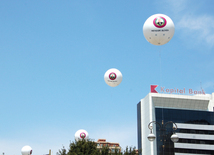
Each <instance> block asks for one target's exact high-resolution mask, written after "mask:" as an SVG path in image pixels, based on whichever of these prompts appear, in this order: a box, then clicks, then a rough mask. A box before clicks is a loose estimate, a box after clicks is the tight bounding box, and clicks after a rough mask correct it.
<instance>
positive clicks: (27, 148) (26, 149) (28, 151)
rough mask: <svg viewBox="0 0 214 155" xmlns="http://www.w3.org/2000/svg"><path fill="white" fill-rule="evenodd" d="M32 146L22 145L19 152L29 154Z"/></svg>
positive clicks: (23, 154)
mask: <svg viewBox="0 0 214 155" xmlns="http://www.w3.org/2000/svg"><path fill="white" fill-rule="evenodd" d="M32 151H33V150H32V148H31V147H30V146H28V145H26V146H24V147H23V148H22V149H21V153H22V155H31V154H32Z"/></svg>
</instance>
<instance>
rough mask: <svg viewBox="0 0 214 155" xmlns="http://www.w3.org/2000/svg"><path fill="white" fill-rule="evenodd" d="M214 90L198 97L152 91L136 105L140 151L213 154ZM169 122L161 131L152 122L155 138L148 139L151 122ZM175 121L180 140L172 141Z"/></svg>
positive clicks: (149, 154) (153, 154) (158, 154)
mask: <svg viewBox="0 0 214 155" xmlns="http://www.w3.org/2000/svg"><path fill="white" fill-rule="evenodd" d="M213 111H214V93H212V94H206V95H204V94H201V95H195V96H188V95H175V94H159V93H149V94H148V95H147V96H146V97H145V98H144V99H142V100H141V101H140V102H139V103H138V105H137V124H138V150H139V153H140V152H141V153H140V154H142V155H162V154H164V155H196V154H197V155H202V154H203V155H204V154H206V155H207V154H209V155H214V112H213ZM162 120H163V122H164V123H163V124H167V125H166V126H165V127H164V128H165V129H166V131H164V135H165V136H163V130H161V131H160V127H159V125H157V124H155V123H153V124H152V125H153V133H154V134H155V135H156V139H155V141H153V142H150V141H149V140H148V139H147V136H148V134H149V133H150V130H149V128H148V124H149V123H150V122H151V121H156V122H159V123H160V124H161V123H162ZM169 121H173V122H174V123H176V124H177V130H175V133H176V134H177V135H178V137H179V141H178V142H177V143H173V142H172V141H171V140H170V136H171V135H172V134H173V130H172V127H173V124H172V123H167V122H169Z"/></svg>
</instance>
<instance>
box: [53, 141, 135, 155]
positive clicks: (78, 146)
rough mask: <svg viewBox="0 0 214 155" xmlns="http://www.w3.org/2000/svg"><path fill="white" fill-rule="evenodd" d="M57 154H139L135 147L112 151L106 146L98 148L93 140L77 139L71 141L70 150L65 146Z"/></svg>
mask: <svg viewBox="0 0 214 155" xmlns="http://www.w3.org/2000/svg"><path fill="white" fill-rule="evenodd" d="M57 155H138V154H136V152H135V147H134V148H132V147H129V148H128V146H127V147H126V149H125V150H124V152H120V151H119V150H118V149H115V151H114V153H112V152H111V151H110V149H109V147H107V146H104V147H102V148H101V149H99V148H97V144H96V143H95V142H93V141H91V140H87V141H86V140H84V139H83V140H82V141H75V142H72V143H70V145H69V148H68V150H66V149H65V148H64V147H63V148H62V149H60V150H59V152H57Z"/></svg>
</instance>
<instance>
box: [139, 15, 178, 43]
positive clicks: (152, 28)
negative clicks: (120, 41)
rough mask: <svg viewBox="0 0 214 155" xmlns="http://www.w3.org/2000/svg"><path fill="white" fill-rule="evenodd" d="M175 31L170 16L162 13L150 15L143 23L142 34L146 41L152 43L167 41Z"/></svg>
mask: <svg viewBox="0 0 214 155" xmlns="http://www.w3.org/2000/svg"><path fill="white" fill-rule="evenodd" d="M174 32H175V26H174V23H173V21H172V20H171V18H169V17H168V16H167V15H164V14H155V15H152V16H150V17H149V18H148V19H147V20H146V22H145V23H144V25H143V34H144V37H145V38H146V40H147V41H148V42H150V43H151V44H153V45H164V44H166V43H168V42H169V41H170V40H171V39H172V37H173V35H174Z"/></svg>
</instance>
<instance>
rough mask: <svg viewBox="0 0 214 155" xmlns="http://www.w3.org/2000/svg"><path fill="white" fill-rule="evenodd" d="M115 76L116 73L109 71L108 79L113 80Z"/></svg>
mask: <svg viewBox="0 0 214 155" xmlns="http://www.w3.org/2000/svg"><path fill="white" fill-rule="evenodd" d="M116 78H117V75H116V74H115V73H114V72H111V73H110V74H109V79H111V80H115V79H116Z"/></svg>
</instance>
